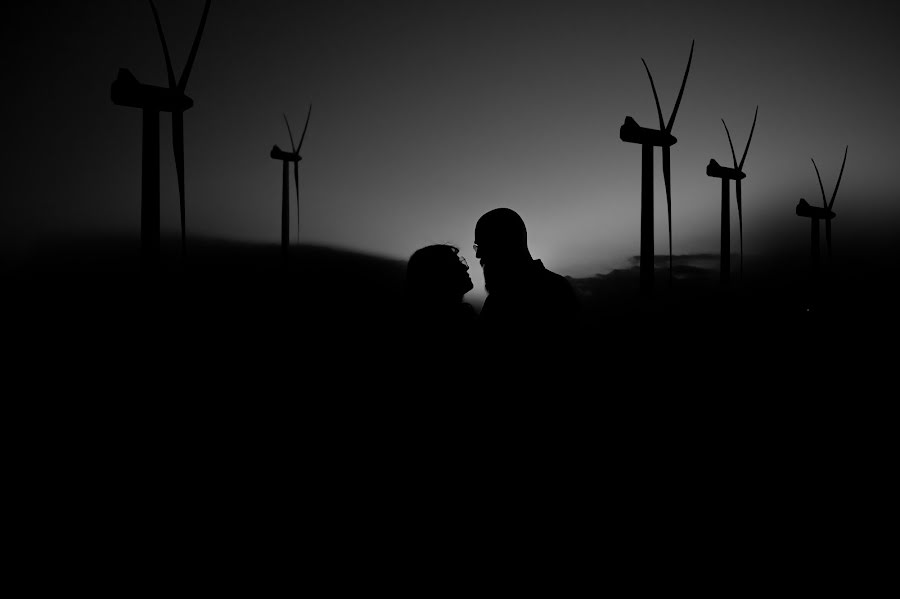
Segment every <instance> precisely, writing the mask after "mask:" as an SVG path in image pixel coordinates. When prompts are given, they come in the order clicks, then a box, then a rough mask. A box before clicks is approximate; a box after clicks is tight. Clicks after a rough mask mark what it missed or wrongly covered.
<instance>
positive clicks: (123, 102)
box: [110, 69, 194, 112]
mask: <svg viewBox="0 0 900 599" xmlns="http://www.w3.org/2000/svg"><path fill="white" fill-rule="evenodd" d="M110 96H111V97H112V101H113V104H117V105H118V106H128V107H131V108H141V109H144V110H155V111H158V112H184V111H186V110H189V109H190V108H192V107H193V106H194V101H193V100H192V99H191V98H189V97H188V96H186V95H185V94H184V93H183V92H181V91H180V90H179V89H178V88H171V87H159V86H157V85H147V84H145V83H141V82H140V81H138V80H137V78H136V77H135V76H134V75H133V74H132V73H131V71H129V70H128V69H119V74H118V76H117V77H116V80H115V81H113V83H112V87H111V89H110Z"/></svg>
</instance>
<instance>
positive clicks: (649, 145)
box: [619, 42, 694, 294]
mask: <svg viewBox="0 0 900 599" xmlns="http://www.w3.org/2000/svg"><path fill="white" fill-rule="evenodd" d="M693 58H694V42H691V53H690V55H689V56H688V62H687V68H686V69H685V70H684V79H683V80H682V81H681V89H680V90H679V91H678V98H677V99H676V100H675V107H674V108H673V109H672V114H671V116H670V117H669V123H668V124H665V122H664V121H663V115H662V108H660V106H659V96H658V95H657V93H656V85H654V83H653V75H651V74H650V68H649V67H648V66H647V62H646V61H645V60H644V59H643V58H642V59H641V62H643V63H644V69H645V70H646V71H647V76H648V77H649V78H650V87H651V88H652V89H653V99H654V100H656V112H657V115H658V116H659V129H646V128H644V127H641V126H640V125H638V124H637V122H636V121H635V120H634V119H633V118H631V117H630V116H627V117H625V123H624V124H623V125H622V127H621V128H620V129H619V139H621V140H622V141H624V142H628V143H634V144H640V145H641V293H644V294H649V293H650V292H651V291H652V290H653V266H654V264H653V262H654V253H653V252H654V250H653V148H654V147H660V148H662V164H663V180H664V182H665V185H666V206H667V207H668V215H669V283H670V284H671V282H672V186H671V179H672V173H671V147H672V146H673V145H675V144H676V143H677V142H678V140H677V139H676V138H675V137H674V136H673V135H672V126H673V125H674V124H675V115H676V114H677V113H678V107H679V106H680V105H681V97H682V95H683V94H684V86H685V84H686V83H687V78H688V73H689V72H690V70H691V60H692V59H693Z"/></svg>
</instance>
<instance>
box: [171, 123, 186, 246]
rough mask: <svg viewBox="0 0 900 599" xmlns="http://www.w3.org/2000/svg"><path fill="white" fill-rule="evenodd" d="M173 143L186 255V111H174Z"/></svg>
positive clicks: (182, 237)
mask: <svg viewBox="0 0 900 599" xmlns="http://www.w3.org/2000/svg"><path fill="white" fill-rule="evenodd" d="M172 145H173V146H174V150H175V172H176V173H177V176H178V201H179V204H180V207H181V253H182V255H185V251H186V246H187V244H186V243H185V234H184V113H182V112H173V113H172Z"/></svg>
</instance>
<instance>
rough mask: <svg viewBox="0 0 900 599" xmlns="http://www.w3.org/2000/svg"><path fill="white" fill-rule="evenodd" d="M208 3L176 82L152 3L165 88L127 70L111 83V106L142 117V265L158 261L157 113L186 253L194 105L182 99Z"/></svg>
mask: <svg viewBox="0 0 900 599" xmlns="http://www.w3.org/2000/svg"><path fill="white" fill-rule="evenodd" d="M211 1H212V0H206V3H205V5H204V6H203V16H202V17H200V25H199V27H198V28H197V35H196V36H195V37H194V43H193V45H192V46H191V52H190V54H189V55H188V59H187V62H186V63H185V66H184V71H182V73H181V78H180V79H179V80H178V81H177V82H176V80H175V72H174V71H173V69H172V60H171V58H170V57H169V48H168V46H167V45H166V38H165V35H163V30H162V24H161V23H160V21H159V13H158V12H157V10H156V5H154V4H153V0H150V8H151V10H152V11H153V18H154V20H155V21H156V30H157V32H158V33H159V39H160V42H161V43H162V49H163V55H164V57H165V59H166V73H167V75H168V80H169V87H159V86H156V85H147V84H145V83H140V82H139V81H138V80H137V78H136V77H135V76H134V75H133V74H132V73H131V71H129V70H128V69H119V74H118V76H117V77H116V80H115V81H113V84H112V90H111V96H112V101H113V104H116V105H118V106H127V107H129V108H140V109H141V111H142V113H143V121H144V126H143V134H142V135H143V140H142V149H141V151H142V161H141V165H142V168H141V257H142V259H143V262H144V263H145V264H146V265H149V264H155V263H156V262H157V261H158V259H159V113H160V112H170V113H172V145H173V146H174V152H175V169H176V171H177V176H178V197H179V200H180V205H181V251H182V254H184V252H185V249H186V243H185V232H184V112H185V111H186V110H188V109H190V108H191V107H192V106H193V105H194V101H193V100H192V99H191V98H189V97H188V96H187V95H185V89H186V88H187V82H188V77H190V74H191V68H192V67H193V66H194V60H195V59H196V57H197V50H198V48H199V47H200V37H201V36H202V35H203V28H204V26H205V25H206V17H207V15H208V14H209V6H210V3H211Z"/></svg>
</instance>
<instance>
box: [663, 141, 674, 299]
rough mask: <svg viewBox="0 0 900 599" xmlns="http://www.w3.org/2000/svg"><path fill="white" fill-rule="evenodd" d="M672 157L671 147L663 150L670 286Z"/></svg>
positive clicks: (664, 147)
mask: <svg viewBox="0 0 900 599" xmlns="http://www.w3.org/2000/svg"><path fill="white" fill-rule="evenodd" d="M671 159H672V155H671V148H670V147H669V146H663V149H662V167H663V181H664V182H665V184H666V208H667V209H668V211H669V284H671V283H672V163H671Z"/></svg>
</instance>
